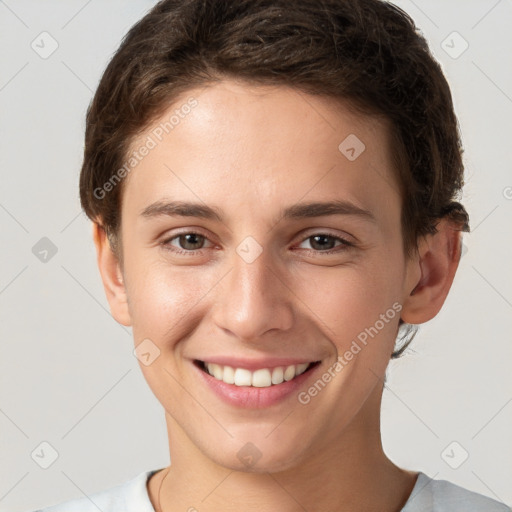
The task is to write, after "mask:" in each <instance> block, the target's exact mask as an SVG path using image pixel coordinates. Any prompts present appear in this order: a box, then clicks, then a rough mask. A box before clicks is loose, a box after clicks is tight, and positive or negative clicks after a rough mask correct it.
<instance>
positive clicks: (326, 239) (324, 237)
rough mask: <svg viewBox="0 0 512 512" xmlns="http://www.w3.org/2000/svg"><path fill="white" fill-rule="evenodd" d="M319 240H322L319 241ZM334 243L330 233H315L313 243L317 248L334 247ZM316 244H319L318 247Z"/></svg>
mask: <svg viewBox="0 0 512 512" xmlns="http://www.w3.org/2000/svg"><path fill="white" fill-rule="evenodd" d="M329 239H330V241H329ZM319 240H320V241H321V242H319ZM333 243H334V240H333V238H332V237H331V236H329V235H315V236H314V237H313V243H312V244H311V245H312V247H313V248H315V249H332V248H333V247H334V245H333ZM315 244H316V245H317V247H315Z"/></svg>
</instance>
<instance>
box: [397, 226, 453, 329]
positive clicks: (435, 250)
mask: <svg viewBox="0 0 512 512" xmlns="http://www.w3.org/2000/svg"><path fill="white" fill-rule="evenodd" d="M461 248H462V236H461V232H460V231H459V230H457V229H456V226H454V224H453V223H450V222H449V221H448V220H446V219H441V221H440V222H439V224H438V225H437V233H434V234H432V235H425V236H424V237H422V238H421V240H420V242H419V244H418V253H417V254H416V255H415V257H414V258H413V259H412V260H410V261H409V262H408V269H407V279H406V283H407V284H406V289H405V290H404V292H405V295H406V296H405V299H404V301H403V308H402V312H401V318H402V320H403V321H404V322H406V323H409V324H422V323H424V322H428V321H429V320H431V319H432V318H434V317H435V316H436V315H437V313H439V311H440V309H441V307H442V306H443V304H444V301H445V299H446V297H447V295H448V292H449V291H450V288H451V286H452V283H453V279H454V277H455V272H456V271H457V268H458V266H459V261H460V256H461Z"/></svg>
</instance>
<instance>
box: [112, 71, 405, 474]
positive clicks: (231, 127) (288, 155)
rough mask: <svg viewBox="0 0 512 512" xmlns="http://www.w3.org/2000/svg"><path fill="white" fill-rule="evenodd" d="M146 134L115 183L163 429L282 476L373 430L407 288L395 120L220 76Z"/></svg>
mask: <svg viewBox="0 0 512 512" xmlns="http://www.w3.org/2000/svg"><path fill="white" fill-rule="evenodd" d="M190 97H193V98H194V99H195V103H193V107H192V108H184V107H183V105H185V104H187V99H188V98H190ZM189 105H192V103H189ZM177 109H178V110H179V111H180V112H181V115H180V116H178V117H179V121H178V122H177V123H175V124H174V125H173V128H172V130H169V129H168V131H169V133H165V131H164V132H163V133H162V129H161V128H160V130H159V131H158V127H159V126H160V127H161V126H162V125H161V123H165V122H166V121H169V119H170V117H171V116H172V115H173V113H174V112H175V111H176V110H177ZM184 112H187V113H186V114H184ZM176 119H177V118H176ZM148 137H151V139H152V140H153V141H154V142H155V143H156V144H155V146H154V147H152V148H151V149H150V151H149V152H148V153H147V155H146V156H144V157H143V158H142V159H141V161H140V162H139V163H138V164H137V166H136V168H135V169H134V170H133V171H132V172H131V174H130V175H129V177H128V178H127V181H126V183H125V188H124V192H123V194H124V195H123V201H122V210H121V211H122V227H121V233H122V244H123V254H124V262H123V281H124V286H125V289H126V294H127V299H128V305H127V311H128V312H127V315H128V316H127V318H129V320H128V321H126V322H125V323H126V324H130V325H132V327H133V333H134V339H135V345H137V346H138V345H139V344H140V343H142V342H143V343H145V344H146V345H141V347H144V352H146V353H147V352H149V354H150V355H149V356H148V355H146V356H145V357H146V360H145V361H143V362H141V368H142V371H143V373H144V376H145V378H146V380H147V382H148V384H149V386H150V387H151V389H152V390H153V392H154V394H155V396H156V397H157V398H158V400H159V401H160V402H161V404H162V405H163V407H164V408H165V410H166V411H167V413H168V421H169V422H170V425H169V427H170V431H171V436H172V435H173V432H174V434H175V435H176V436H178V434H179V436H181V439H186V440H187V442H190V446H191V447H194V449H196V450H197V453H200V454H201V456H206V457H207V458H208V459H210V460H212V461H213V462H215V463H217V464H220V465H222V466H225V467H229V468H234V469H240V470H246V471H247V470H249V471H275V470H284V469H287V468H291V467H293V466H294V465H298V464H300V463H301V461H303V460H306V459H307V458H308V457H311V456H312V455H313V454H321V453H323V452H324V451H325V450H326V448H327V447H328V446H333V445H335V444H336V443H337V442H338V443H339V441H340V440H341V439H342V438H345V439H348V437H351V439H352V441H353V442H357V441H356V440H357V439H362V438H363V437H364V435H365V433H364V428H368V425H373V426H375V428H377V426H376V425H377V421H378V420H377V417H378V400H376V397H378V396H379V393H380V391H381V387H382V378H383V376H384V372H385V368H386V366H387V364H388V362H389V357H390V354H391V352H392V350H393V347H394V343H395V338H396V334H397V329H398V322H399V319H400V308H401V304H402V302H403V299H404V297H405V296H406V295H407V294H408V293H409V292H410V289H409V288H410V279H409V278H408V263H407V261H405V259H404V255H403V252H402V234H401V228H400V211H401V199H400V194H399V191H398V185H397V183H396V180H395V178H394V173H393V170H392V168H391V156H390V148H389V142H388V126H387V125H386V124H385V123H384V122H383V121H379V120H376V119H371V118H366V117H363V116H361V115H358V114H355V113H354V112H352V111H350V110H349V109H348V108H347V107H346V106H343V105H340V104H337V103H334V101H333V100H330V99H326V98H320V97H316V96H309V95H306V94H304V93H299V92H296V91H294V90H293V89H290V88H286V87H284V86H280V87H262V86H258V87H256V86H248V85H244V84H241V83H236V82H232V81H224V82H221V83H218V84H216V85H213V86H210V87H208V88H202V89H195V90H190V91H188V93H187V94H186V95H184V96H183V99H182V100H180V101H178V102H176V103H175V104H174V105H173V106H172V108H170V109H169V111H168V112H165V113H164V114H163V115H162V116H161V119H159V120H157V121H156V122H155V124H154V125H152V126H151V127H150V128H148V130H147V131H146V132H145V133H143V134H142V135H141V136H140V138H138V139H137V140H136V141H134V143H133V145H132V148H133V149H136V148H140V147H141V146H142V145H144V144H145V143H147V141H148V140H149V139H148ZM347 137H348V139H347ZM159 139H161V140H159ZM344 141H345V142H344ZM340 144H341V146H340ZM149 145H151V146H153V144H149ZM363 145H364V146H363ZM363 149H364V150H363ZM144 340H145V341H144ZM155 356H158V357H156V358H155V359H154V357H155ZM153 359H154V360H153ZM212 374H213V375H212ZM365 426H366V427H365ZM333 443H334V444H333ZM171 450H172V447H171Z"/></svg>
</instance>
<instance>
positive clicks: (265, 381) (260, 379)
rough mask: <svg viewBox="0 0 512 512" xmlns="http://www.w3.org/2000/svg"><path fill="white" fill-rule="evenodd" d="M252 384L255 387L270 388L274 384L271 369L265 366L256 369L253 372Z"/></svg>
mask: <svg viewBox="0 0 512 512" xmlns="http://www.w3.org/2000/svg"><path fill="white" fill-rule="evenodd" d="M252 385H253V386H254V387H255V388H268V387H269V386H271V385H272V376H271V375H270V370H267V368H263V370H256V371H255V372H253V374H252Z"/></svg>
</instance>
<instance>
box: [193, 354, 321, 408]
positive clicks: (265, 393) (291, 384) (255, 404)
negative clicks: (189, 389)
mask: <svg viewBox="0 0 512 512" xmlns="http://www.w3.org/2000/svg"><path fill="white" fill-rule="evenodd" d="M193 366H194V368H195V369H196V371H197V372H199V374H200V378H202V379H203V381H204V382H205V383H206V385H207V386H208V387H209V388H210V389H211V390H212V391H213V392H214V393H215V394H216V395H217V396H218V397H219V398H221V399H222V400H223V401H224V402H227V403H228V404H230V405H234V406H235V407H245V408H252V409H257V408H264V407H270V406H272V405H275V404H278V403H279V402H282V401H284V400H285V399H286V398H288V397H289V396H290V395H293V394H296V393H298V392H299V391H300V388H302V387H303V386H304V382H305V381H306V380H308V379H309V378H310V377H311V376H312V375H313V373H315V371H316V370H317V368H318V367H319V366H320V365H319V364H317V365H316V366H314V367H313V368H310V369H309V370H307V371H306V372H304V373H301V374H300V375H299V376H298V377H295V378H293V379H292V380H289V381H285V382H282V383H281V384H273V385H272V386H269V387H266V388H257V387H252V386H235V385H234V384H226V383H225V382H224V381H221V380H217V379H216V378H215V377H212V376H211V375H210V374H209V373H207V372H205V371H203V370H202V369H200V368H199V367H197V366H196V365H195V364H193Z"/></svg>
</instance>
